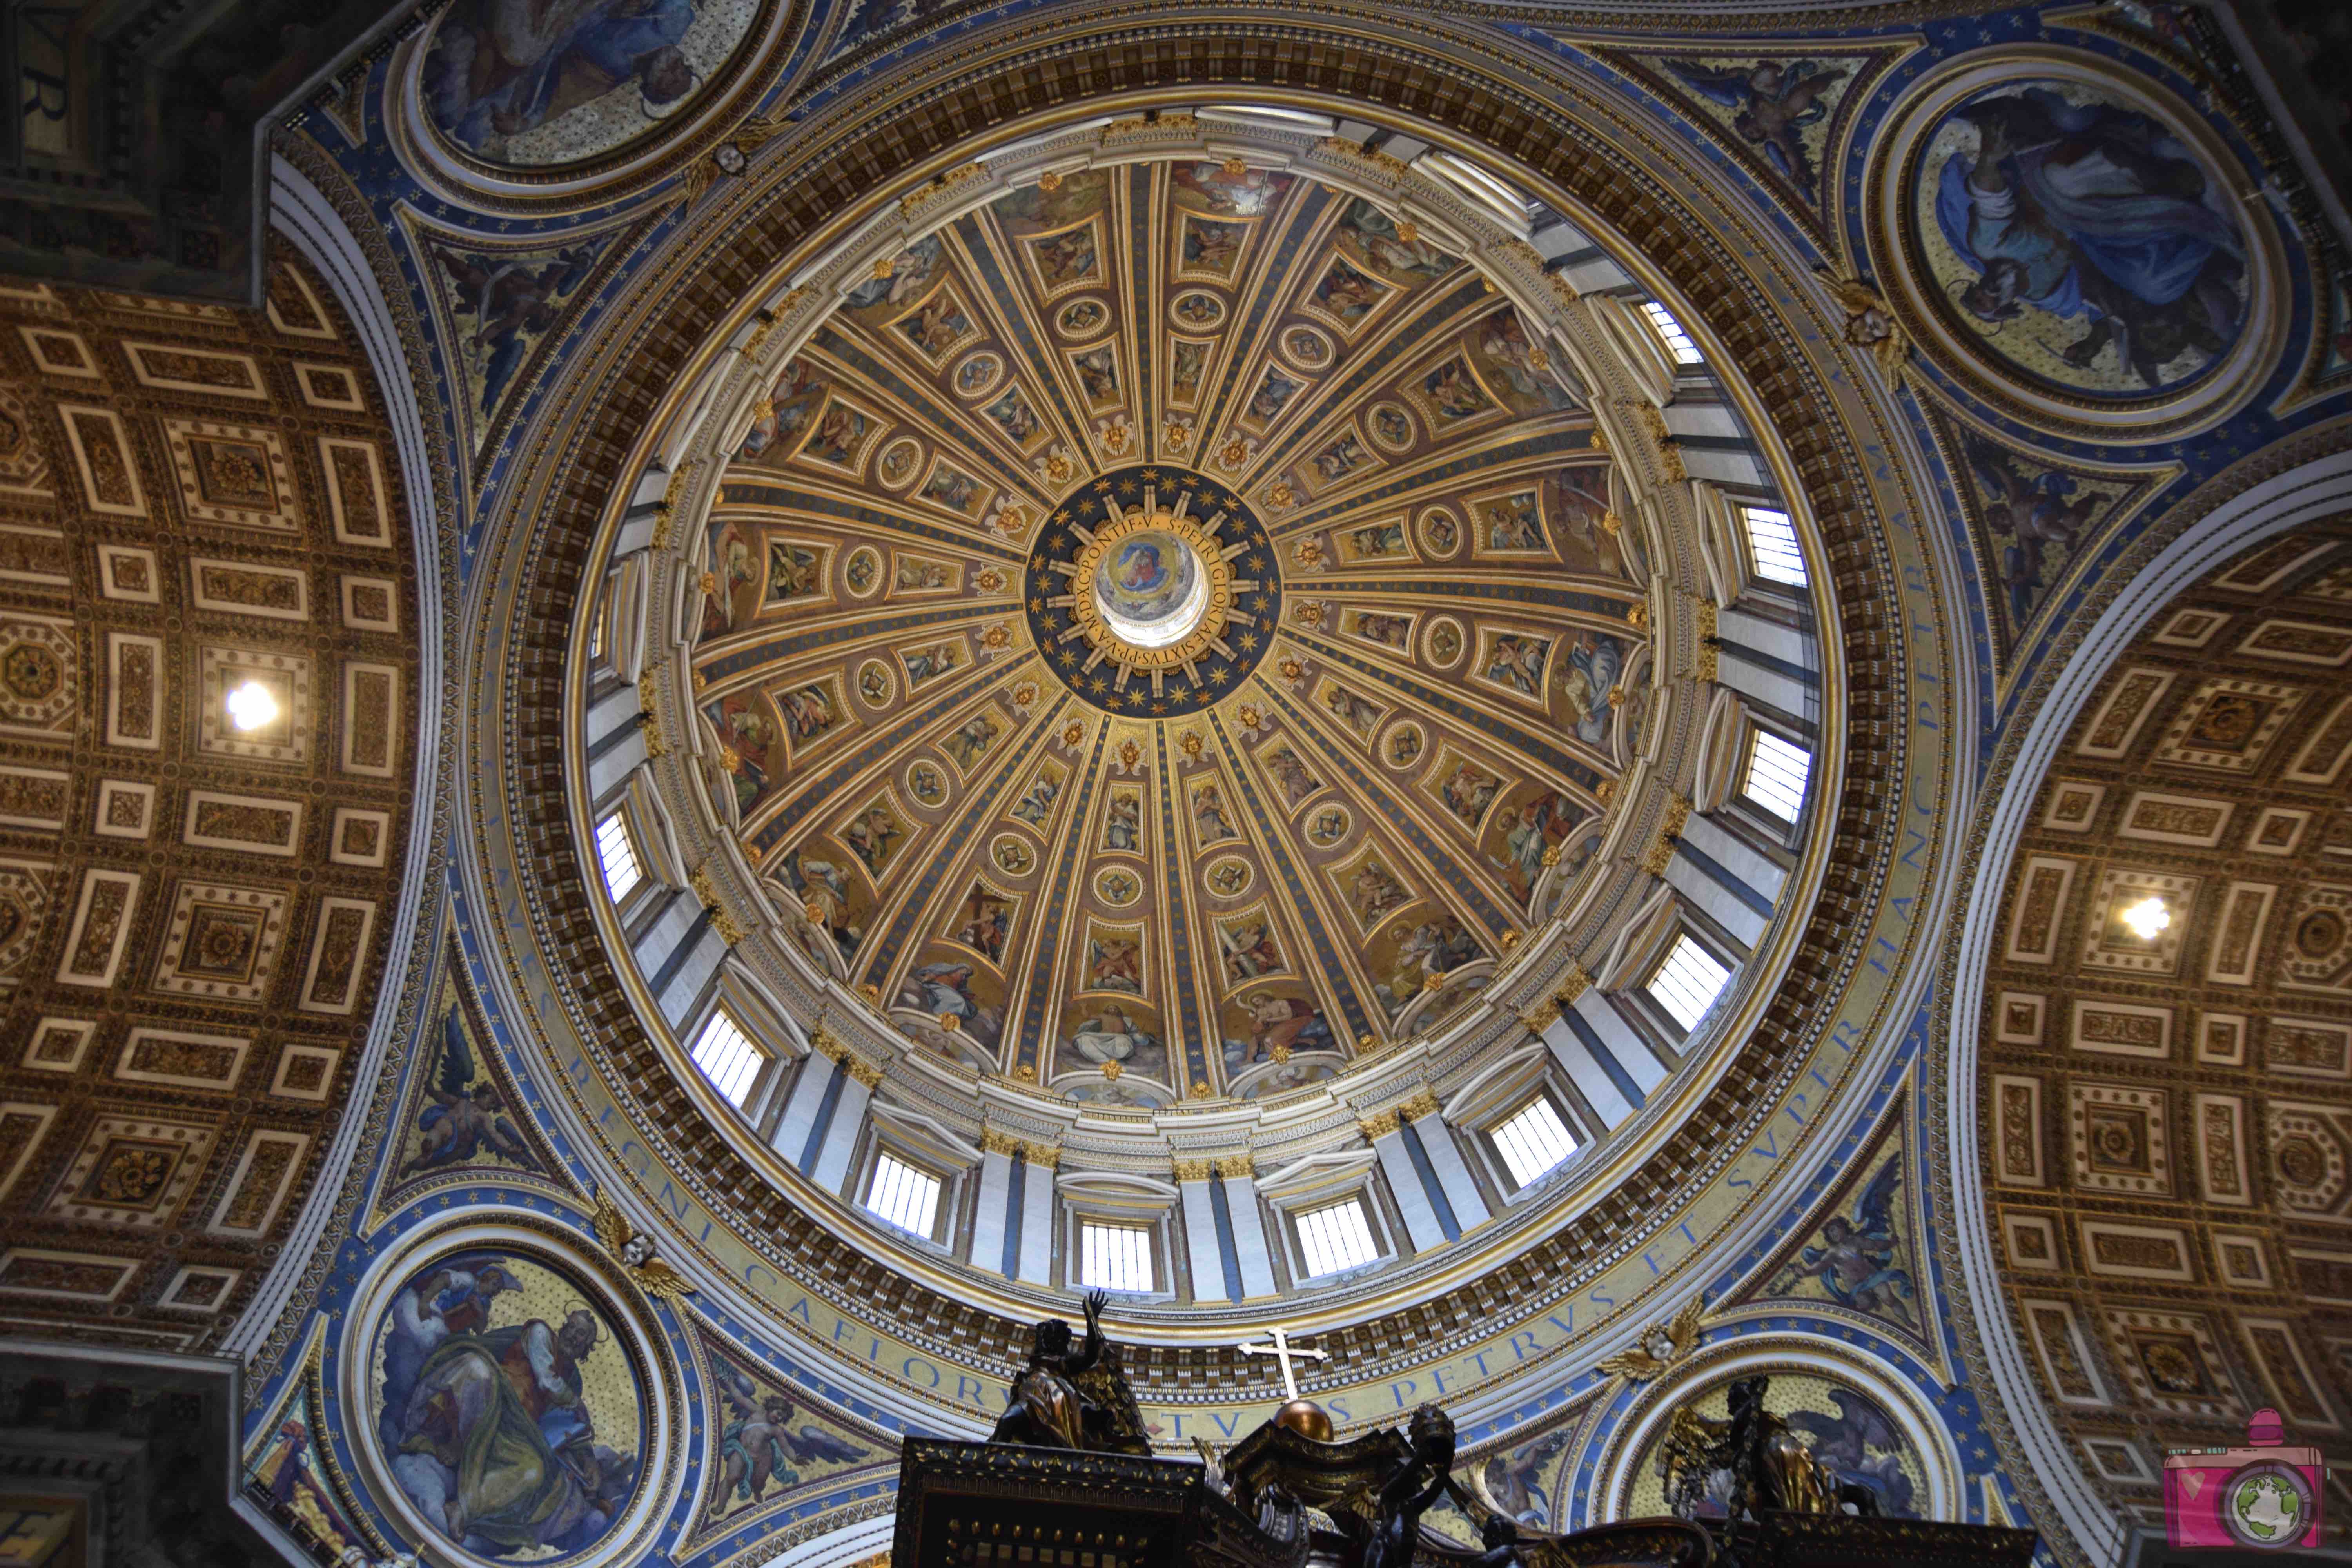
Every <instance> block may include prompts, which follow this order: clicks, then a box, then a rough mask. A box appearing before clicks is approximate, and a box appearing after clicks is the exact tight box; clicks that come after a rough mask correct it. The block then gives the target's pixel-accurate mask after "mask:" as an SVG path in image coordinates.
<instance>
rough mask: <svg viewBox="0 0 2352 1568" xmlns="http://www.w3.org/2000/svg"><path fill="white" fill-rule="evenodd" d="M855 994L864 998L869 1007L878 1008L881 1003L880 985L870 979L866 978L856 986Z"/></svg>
mask: <svg viewBox="0 0 2352 1568" xmlns="http://www.w3.org/2000/svg"><path fill="white" fill-rule="evenodd" d="M857 994H858V995H859V996H860V997H862V998H863V999H864V1000H865V1002H866V1005H867V1006H869V1007H872V1008H875V1009H877V1010H878V1009H879V1008H880V1007H881V1005H882V987H880V986H879V985H877V984H874V982H872V981H871V980H868V981H866V983H865V984H862V985H860V986H858V988H857Z"/></svg>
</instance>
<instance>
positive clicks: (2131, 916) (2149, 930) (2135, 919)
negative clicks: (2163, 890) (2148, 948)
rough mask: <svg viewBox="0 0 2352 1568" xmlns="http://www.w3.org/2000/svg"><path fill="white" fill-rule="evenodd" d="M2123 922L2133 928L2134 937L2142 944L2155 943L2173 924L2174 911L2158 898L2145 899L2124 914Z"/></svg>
mask: <svg viewBox="0 0 2352 1568" xmlns="http://www.w3.org/2000/svg"><path fill="white" fill-rule="evenodd" d="M2123 922H2124V924H2125V925H2126V926H2128V927H2130V928H2131V933H2132V935H2134V936H2136V937H2137V938H2139V939H2140V941H2142V942H2154V941H2155V940H2156V939H2157V937H2158V934H2159V933H2160V932H2162V931H2164V930H2165V929H2166V928H2167V927H2168V926H2170V925H2171V924H2172V911H2171V910H2168V909H2166V908H2165V907H2164V900H2162V899H2158V898H2154V897H2150V898H2145V899H2142V900H2140V901H2139V902H2137V903H2136V904H2134V905H2132V906H2131V907H2130V908H2129V909H2127V910H2124V912H2123Z"/></svg>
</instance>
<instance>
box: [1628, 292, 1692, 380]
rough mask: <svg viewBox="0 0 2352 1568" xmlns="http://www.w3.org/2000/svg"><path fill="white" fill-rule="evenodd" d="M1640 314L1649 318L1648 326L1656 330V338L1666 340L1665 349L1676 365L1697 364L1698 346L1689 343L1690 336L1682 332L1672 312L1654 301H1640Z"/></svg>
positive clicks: (1679, 323) (1681, 325)
mask: <svg viewBox="0 0 2352 1568" xmlns="http://www.w3.org/2000/svg"><path fill="white" fill-rule="evenodd" d="M1642 314H1643V315H1644V316H1647V317H1649V318H1650V325H1652V326H1653V327H1655V328H1656V329H1657V330H1658V336H1660V337H1662V338H1664V339H1665V340H1666V347H1667V349H1668V350H1670V351H1671V352H1672V353H1673V354H1674V356H1675V363H1676V364H1696V363H1699V358H1700V355H1699V352H1698V345H1697V344H1696V343H1695V342H1691V335H1690V334H1689V333H1688V332H1686V331H1683V324H1682V323H1681V322H1680V321H1675V317H1674V312H1673V311H1671V310H1667V309H1666V308H1665V307H1664V305H1661V304H1659V303H1658V302H1657V301H1656V300H1643V301H1642Z"/></svg>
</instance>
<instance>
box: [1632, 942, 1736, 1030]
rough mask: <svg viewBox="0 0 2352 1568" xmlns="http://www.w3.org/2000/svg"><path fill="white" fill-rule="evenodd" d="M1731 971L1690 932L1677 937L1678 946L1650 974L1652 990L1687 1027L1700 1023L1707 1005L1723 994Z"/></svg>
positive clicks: (1678, 1022) (1661, 1003) (1691, 1027)
mask: <svg viewBox="0 0 2352 1568" xmlns="http://www.w3.org/2000/svg"><path fill="white" fill-rule="evenodd" d="M1730 980H1731V971H1729V970H1728V969H1726V968H1725V967H1724V966H1723V965H1722V964H1720V963H1717V962H1716V958H1715V955H1714V954H1713V953H1711V952H1707V951H1706V949H1705V948H1703V947H1701V946H1699V944H1698V943H1697V942H1693V941H1692V940H1691V939H1690V938H1689V937H1688V936H1679V937H1676V938H1675V949H1674V951H1673V952H1669V953H1668V954H1666V961H1665V962H1664V963H1662V964H1660V965H1658V972H1657V973H1655V974H1654V975H1652V976H1651V977H1650V994H1651V995H1653V996H1654V997H1656V998H1657V999H1658V1004H1659V1005H1661V1006H1663V1007H1664V1008H1665V1010H1666V1011H1667V1012H1668V1013H1669V1014H1671V1015H1673V1016H1674V1020H1675V1023H1677V1024H1680V1025H1681V1026H1683V1027H1684V1028H1685V1029H1695V1028H1696V1027H1698V1021H1699V1020H1700V1019H1701V1018H1704V1017H1706V1010H1707V1008H1709V1007H1711V1006H1713V1005H1715V999H1716V998H1717V996H1719V995H1721V994H1723V988H1724V986H1725V985H1726V984H1728V983H1729V982H1730Z"/></svg>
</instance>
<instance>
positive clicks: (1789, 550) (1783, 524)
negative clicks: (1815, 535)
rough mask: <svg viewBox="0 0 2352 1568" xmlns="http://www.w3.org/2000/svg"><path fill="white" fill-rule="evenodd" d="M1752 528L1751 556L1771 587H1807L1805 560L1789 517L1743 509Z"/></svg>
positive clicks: (1756, 508)
mask: <svg viewBox="0 0 2352 1568" xmlns="http://www.w3.org/2000/svg"><path fill="white" fill-rule="evenodd" d="M1739 513H1740V517H1741V519H1742V521H1745V522H1746V523H1747V524H1748V553H1749V554H1750V555H1751V556H1753V557H1754V558H1755V561H1756V574H1757V575H1758V576H1759V577H1761V578H1763V579H1764V580H1765V581H1766V582H1768V583H1786V584H1789V585H1790V586H1791V587H1795V588H1801V587H1803V586H1804V585H1805V557H1804V555H1803V553H1802V552H1801V551H1799V550H1798V548H1797V530H1796V528H1795V526H1794V525H1792V524H1791V523H1790V521H1789V514H1788V513H1787V512H1785V511H1776V510H1773V509H1772V508H1770V507H1765V506H1744V507H1741V508H1740V509H1739Z"/></svg>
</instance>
